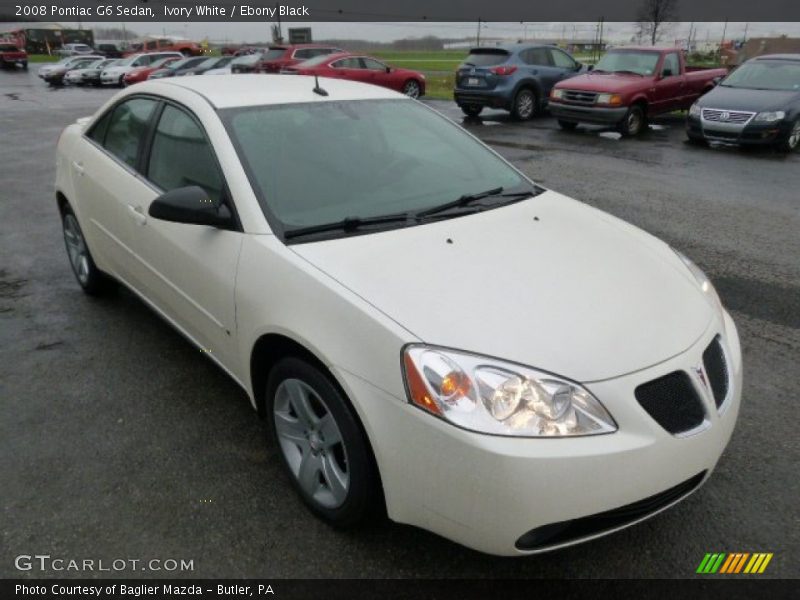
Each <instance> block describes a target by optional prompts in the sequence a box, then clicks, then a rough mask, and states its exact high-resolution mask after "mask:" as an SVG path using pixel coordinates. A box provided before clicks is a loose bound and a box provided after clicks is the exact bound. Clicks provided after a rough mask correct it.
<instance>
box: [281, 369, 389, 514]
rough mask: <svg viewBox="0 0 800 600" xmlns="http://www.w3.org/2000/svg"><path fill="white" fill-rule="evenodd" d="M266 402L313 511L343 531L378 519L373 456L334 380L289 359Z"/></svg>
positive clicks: (286, 460) (285, 458)
mask: <svg viewBox="0 0 800 600" xmlns="http://www.w3.org/2000/svg"><path fill="white" fill-rule="evenodd" d="M266 400H267V418H268V420H269V429H270V432H271V433H272V436H273V438H274V440H275V441H276V443H277V446H278V450H279V454H280V455H281V461H282V464H283V467H284V469H285V471H286V472H287V473H288V475H289V477H290V479H291V481H292V484H293V486H294V487H295V489H296V490H297V491H298V492H299V494H300V497H301V498H302V499H303V501H304V502H305V503H306V504H307V505H308V507H309V508H310V509H311V510H312V511H313V512H314V513H315V514H316V515H317V516H319V517H321V518H322V519H323V520H325V521H327V522H328V523H330V524H332V525H335V526H339V527H349V526H354V525H357V524H359V523H361V522H363V521H364V520H366V519H367V518H368V517H370V516H372V515H373V514H374V512H375V509H376V508H377V502H376V500H377V499H380V498H381V497H382V496H381V491H380V485H379V483H378V475H377V468H376V467H375V462H374V460H373V458H372V451H371V450H370V447H369V445H368V443H367V441H366V439H365V436H364V434H363V432H362V431H361V427H360V426H359V424H358V419H357V417H356V415H355V413H354V411H353V409H352V408H351V407H350V405H349V403H348V402H347V400H346V399H345V398H344V397H343V396H342V394H341V393H340V392H339V390H338V389H337V388H336V386H334V385H333V384H332V383H331V381H330V380H329V379H328V377H327V376H326V375H325V374H323V373H322V372H321V371H319V370H318V369H317V368H316V367H315V366H313V365H311V364H309V363H307V362H305V361H303V360H301V359H299V358H295V357H288V358H284V359H282V360H281V361H279V362H278V363H277V364H276V365H275V366H274V367H273V369H272V371H271V372H270V374H269V378H268V380H267V389H266Z"/></svg>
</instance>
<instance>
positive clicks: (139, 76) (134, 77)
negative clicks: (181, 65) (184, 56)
mask: <svg viewBox="0 0 800 600" xmlns="http://www.w3.org/2000/svg"><path fill="white" fill-rule="evenodd" d="M176 60H180V57H178V56H168V57H167V58H162V59H161V60H157V61H156V62H154V63H152V64H149V65H147V66H146V67H139V68H137V69H134V70H133V71H130V72H129V73H126V74H125V75H124V76H123V77H122V83H124V84H125V85H133V84H134V83H139V82H141V81H146V80H147V78H148V77H149V76H150V73H152V72H153V71H157V70H158V69H160V68H162V67H165V66H166V65H168V64H169V63H171V62H175V61H176Z"/></svg>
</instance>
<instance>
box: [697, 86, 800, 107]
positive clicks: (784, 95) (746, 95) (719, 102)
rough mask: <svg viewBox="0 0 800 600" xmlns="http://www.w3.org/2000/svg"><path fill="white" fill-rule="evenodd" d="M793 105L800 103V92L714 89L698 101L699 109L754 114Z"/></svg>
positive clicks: (718, 87)
mask: <svg viewBox="0 0 800 600" xmlns="http://www.w3.org/2000/svg"><path fill="white" fill-rule="evenodd" d="M793 103H800V92H797V91H792V90H789V91H782V90H750V89H746V88H732V87H726V86H717V87H715V88H714V89H713V90H711V91H710V92H708V93H707V94H706V95H705V96H703V97H701V98H700V100H699V101H698V104H699V105H700V106H701V107H706V108H722V109H725V110H744V111H754V112H763V111H770V110H781V109H785V108H787V107H788V106H789V105H790V104H793Z"/></svg>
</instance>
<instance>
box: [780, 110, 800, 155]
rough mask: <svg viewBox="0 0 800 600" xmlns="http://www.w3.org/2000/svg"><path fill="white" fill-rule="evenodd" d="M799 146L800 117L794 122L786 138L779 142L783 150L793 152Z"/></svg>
mask: <svg viewBox="0 0 800 600" xmlns="http://www.w3.org/2000/svg"><path fill="white" fill-rule="evenodd" d="M798 146H800V117H798V118H797V119H795V121H794V123H792V128H791V130H789V135H787V136H786V139H785V140H783V141H782V142H779V143H778V149H779V150H781V151H782V152H793V151H794V150H796V149H797V147H798Z"/></svg>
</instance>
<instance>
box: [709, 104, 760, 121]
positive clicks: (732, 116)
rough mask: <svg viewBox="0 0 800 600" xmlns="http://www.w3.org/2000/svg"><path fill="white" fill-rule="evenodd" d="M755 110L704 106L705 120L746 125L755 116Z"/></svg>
mask: <svg viewBox="0 0 800 600" xmlns="http://www.w3.org/2000/svg"><path fill="white" fill-rule="evenodd" d="M755 114H756V113H754V112H747V111H743V110H723V109H721V108H704V109H703V120H704V121H711V122H713V123H731V124H733V125H746V124H747V123H749V122H750V119H752V118H753V117H754V116H755Z"/></svg>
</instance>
